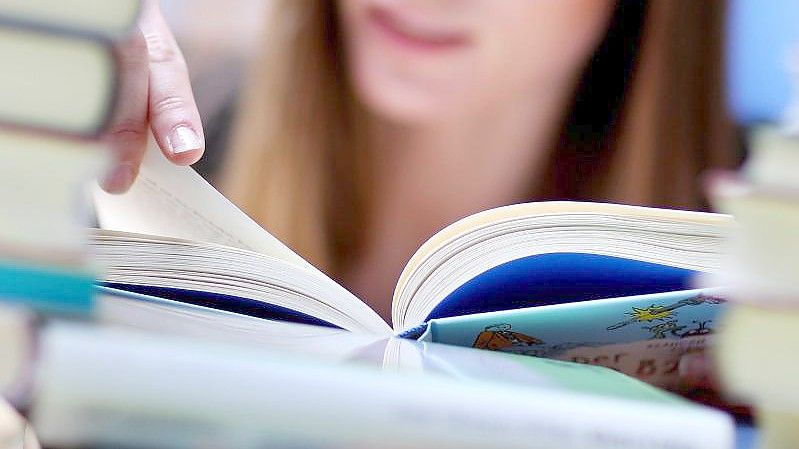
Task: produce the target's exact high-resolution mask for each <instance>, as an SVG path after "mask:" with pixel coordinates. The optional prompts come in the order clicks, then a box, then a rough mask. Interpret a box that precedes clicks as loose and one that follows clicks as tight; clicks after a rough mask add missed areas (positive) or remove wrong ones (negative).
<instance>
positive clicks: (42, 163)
mask: <svg viewBox="0 0 799 449" xmlns="http://www.w3.org/2000/svg"><path fill="white" fill-rule="evenodd" d="M137 12H138V2H137V1H133V0H127V1H115V2H104V1H98V0H72V1H66V2H63V1H47V0H8V1H3V2H2V3H0V59H2V61H3V70H2V71H0V98H2V101H0V125H1V127H0V160H2V161H3V163H2V164H0V202H1V204H2V208H3V218H2V220H0V297H2V298H3V299H5V300H17V301H19V302H23V303H24V304H26V305H31V306H35V307H37V308H42V309H52V308H57V309H59V310H61V311H67V312H73V311H76V310H78V309H82V308H85V306H86V304H87V303H88V302H89V301H90V299H91V292H92V281H93V277H92V276H90V273H89V271H88V270H87V269H86V261H85V257H84V252H85V240H86V238H85V231H84V227H85V224H86V223H87V222H88V220H89V219H90V216H89V214H88V212H89V208H88V207H86V206H85V204H87V202H86V200H85V198H84V196H85V193H84V192H83V186H84V185H85V183H86V181H87V180H89V179H91V177H92V176H95V175H96V174H97V173H98V172H99V171H100V170H101V168H102V165H103V162H104V158H105V157H106V156H107V155H106V153H107V152H105V151H102V145H101V143H100V142H99V139H98V138H99V136H100V134H101V133H102V132H103V130H104V129H105V127H106V125H107V124H108V123H109V121H110V120H111V115H112V112H113V110H114V108H113V106H114V103H115V100H116V90H117V84H118V81H119V79H118V78H119V71H118V68H117V61H116V57H115V54H114V49H113V47H112V43H113V39H114V38H119V37H122V36H123V35H125V34H126V33H127V32H128V30H129V29H130V27H131V26H132V24H133V23H134V20H135V17H136V15H137Z"/></svg>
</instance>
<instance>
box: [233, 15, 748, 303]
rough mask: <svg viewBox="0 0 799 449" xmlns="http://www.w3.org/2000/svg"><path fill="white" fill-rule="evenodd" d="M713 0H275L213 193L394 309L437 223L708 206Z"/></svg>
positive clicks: (714, 136) (715, 107)
mask: <svg viewBox="0 0 799 449" xmlns="http://www.w3.org/2000/svg"><path fill="white" fill-rule="evenodd" d="M723 9H724V8H723V4H722V3H721V2H695V1H692V0H672V1H668V2H645V1H631V0H621V1H608V0H602V1H599V0H559V1H535V2H532V1H531V2H527V1H519V2H516V1H513V2H511V1H508V2H496V1H491V0H440V1H432V0H431V1H421V0H419V1H414V0H407V1H403V0H340V1H338V2H331V1H323V0H318V1H301V2H298V1H293V0H285V1H280V2H278V3H277V4H276V5H275V7H274V8H273V9H272V10H271V16H270V19H271V20H270V21H269V23H268V25H267V27H266V30H267V33H266V40H265V41H264V43H263V58H262V59H261V60H260V61H259V62H258V63H257V64H255V65H256V70H255V73H254V74H253V77H252V83H251V85H250V86H249V87H248V89H247V90H246V91H245V95H244V98H245V100H244V105H243V107H242V109H241V111H240V116H239V120H238V124H237V126H236V130H235V133H234V139H233V142H232V146H231V148H230V152H231V153H230V158H229V164H228V165H227V167H226V171H225V177H224V185H223V187H224V190H225V192H226V193H227V194H228V196H229V197H230V198H231V199H232V200H233V201H234V202H236V203H237V204H239V205H240V206H242V207H243V209H244V210H245V211H247V212H248V213H249V214H250V215H251V216H253V217H254V218H255V219H256V220H257V221H259V222H260V223H262V224H263V225H264V226H265V227H266V228H267V229H269V230H270V231H271V232H273V233H274V234H276V235H277V236H278V237H279V238H281V239H282V240H283V241H285V242H287V243H288V244H289V245H290V246H292V247H294V248H295V249H296V250H297V251H298V252H300V253H301V254H302V255H303V256H305V257H306V258H308V259H309V260H311V261H312V262H313V263H315V264H316V265H317V266H319V267H321V268H323V269H325V270H326V271H328V272H329V273H330V274H332V275H333V276H334V277H336V278H338V279H339V280H340V281H341V282H342V283H343V284H344V285H346V286H348V287H349V288H350V289H351V290H353V291H354V292H355V293H356V294H358V295H359V296H360V297H362V298H364V299H366V300H367V301H369V302H370V305H371V306H373V307H374V308H375V309H376V310H377V311H378V312H379V313H380V314H381V315H382V316H384V317H388V316H389V311H390V301H391V293H392V289H393V286H394V283H395V281H396V278H397V277H398V275H399V273H400V271H401V269H402V267H403V265H404V263H405V261H406V260H407V259H408V258H409V256H410V255H411V254H412V253H413V251H414V250H415V249H416V248H417V247H418V246H419V245H420V244H421V243H422V242H423V241H424V240H425V239H426V238H428V237H429V236H430V235H432V234H433V233H434V232H435V231H437V230H438V229H440V228H441V227H443V226H445V225H447V224H449V223H451V222H453V221H455V220H457V219H458V218H461V217H463V216H466V215H469V214H471V213H474V212H477V211H480V210H483V209H487V208H491V207H496V206H500V205H504V204H510V203H515V202H521V201H535V200H544V199H587V200H600V201H613V202H622V203H631V204H642V205H653V206H665V207H678V208H691V209H701V208H704V207H705V203H704V201H703V198H702V194H701V190H700V186H699V184H698V181H697V177H698V175H699V174H700V173H701V172H702V171H704V170H705V169H707V168H709V167H718V166H730V165H733V164H735V163H736V155H735V154H734V153H735V152H734V146H733V142H732V138H731V128H730V126H729V123H728V121H727V117H726V116H725V108H724V104H723V101H724V91H723V82H722V64H721V48H722V36H721V34H722V25H723Z"/></svg>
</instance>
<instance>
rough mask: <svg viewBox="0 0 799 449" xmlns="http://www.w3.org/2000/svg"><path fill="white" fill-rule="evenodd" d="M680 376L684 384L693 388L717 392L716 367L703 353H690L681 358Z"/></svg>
mask: <svg viewBox="0 0 799 449" xmlns="http://www.w3.org/2000/svg"><path fill="white" fill-rule="evenodd" d="M679 374H680V377H681V378H682V380H683V382H685V384H686V385H687V386H689V387H691V388H706V389H712V390H717V389H718V382H717V380H716V376H715V371H714V366H713V364H712V363H711V361H710V359H709V358H708V356H707V354H706V353H705V352H704V351H703V352H689V353H687V354H685V355H683V356H682V357H681V358H680V364H679Z"/></svg>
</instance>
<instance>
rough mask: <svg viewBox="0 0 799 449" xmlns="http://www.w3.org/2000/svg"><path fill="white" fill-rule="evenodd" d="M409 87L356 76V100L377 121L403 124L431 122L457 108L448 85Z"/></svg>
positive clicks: (456, 97) (416, 85) (454, 96)
mask: <svg viewBox="0 0 799 449" xmlns="http://www.w3.org/2000/svg"><path fill="white" fill-rule="evenodd" d="M409 84H411V83H407V82H404V83H403V82H395V81H394V82H392V81H389V80H377V79H372V80H366V79H364V78H360V79H358V78H357V77H356V81H355V92H356V95H357V96H358V99H359V101H360V102H361V103H362V104H363V105H364V106H365V107H366V109H367V110H368V111H369V112H371V113H372V114H374V115H375V116H376V117H377V118H378V119H382V120H386V121H389V122H394V123H398V124H403V125H426V124H429V123H435V122H437V121H440V120H441V119H442V118H445V117H448V116H451V115H452V114H453V113H455V111H456V110H458V109H460V108H458V106H457V103H458V96H457V95H454V94H453V93H452V89H451V87H452V86H449V87H450V89H444V88H436V87H432V86H428V87H427V88H423V87H422V86H420V84H421V83H416V84H414V85H411V86H409ZM461 98H462V97H461Z"/></svg>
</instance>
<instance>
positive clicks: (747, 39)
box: [161, 0, 799, 181]
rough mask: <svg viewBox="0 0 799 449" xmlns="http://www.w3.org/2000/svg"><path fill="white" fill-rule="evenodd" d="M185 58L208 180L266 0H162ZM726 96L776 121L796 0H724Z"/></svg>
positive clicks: (797, 13) (737, 112)
mask: <svg viewBox="0 0 799 449" xmlns="http://www.w3.org/2000/svg"><path fill="white" fill-rule="evenodd" d="M161 3H162V7H163V10H164V13H165V15H166V17H167V20H168V21H169V22H170V24H171V26H172V27H173V28H172V29H173V31H174V32H175V34H176V38H177V39H178V42H179V43H180V45H181V48H182V49H183V52H184V54H185V56H186V59H187V61H188V64H189V70H190V73H191V76H192V81H193V85H194V92H195V95H196V98H197V101H198V104H199V108H200V113H201V114H202V118H203V122H204V124H205V126H206V131H207V135H208V148H209V151H208V152H207V153H206V156H205V157H204V158H203V160H202V161H201V162H200V163H199V164H198V165H197V167H196V168H197V169H198V170H199V171H200V172H202V173H203V174H204V175H206V177H209V178H210V179H211V180H212V181H213V179H214V175H215V173H216V171H215V170H216V169H217V168H218V166H219V164H220V163H221V158H222V152H223V151H224V148H225V144H226V141H227V134H228V131H229V129H228V128H229V126H228V125H229V123H230V114H232V113H233V111H234V109H235V103H236V99H237V93H238V92H239V88H240V85H241V82H242V79H243V75H244V73H245V71H246V68H247V62H248V61H251V60H252V56H253V55H254V54H256V52H257V50H258V46H259V42H260V41H259V35H260V33H267V37H268V32H269V30H264V29H263V25H264V23H265V20H264V18H265V17H266V14H268V8H269V6H270V3H271V2H270V1H269V0H227V1H225V2H219V1H216V0H162V1H161ZM726 31H727V39H726V40H727V42H726V50H727V55H726V58H727V64H726V73H727V82H728V87H729V89H728V94H727V95H728V97H729V98H728V99H727V101H728V104H729V105H730V111H731V113H732V114H733V116H734V118H735V120H736V122H737V123H738V124H739V125H742V126H750V125H752V124H756V123H761V122H773V121H778V120H779V119H780V117H781V116H782V114H783V112H784V111H785V109H786V107H787V106H788V103H789V101H791V98H792V96H794V95H796V92H795V91H796V89H794V88H792V87H791V79H790V77H789V73H788V71H787V70H786V67H787V65H788V58H789V55H790V54H791V53H792V52H794V53H799V2H796V1H792V0H766V1H762V0H731V1H730V2H729V3H728V18H727V27H726Z"/></svg>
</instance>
